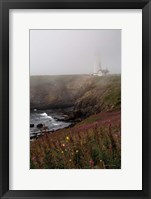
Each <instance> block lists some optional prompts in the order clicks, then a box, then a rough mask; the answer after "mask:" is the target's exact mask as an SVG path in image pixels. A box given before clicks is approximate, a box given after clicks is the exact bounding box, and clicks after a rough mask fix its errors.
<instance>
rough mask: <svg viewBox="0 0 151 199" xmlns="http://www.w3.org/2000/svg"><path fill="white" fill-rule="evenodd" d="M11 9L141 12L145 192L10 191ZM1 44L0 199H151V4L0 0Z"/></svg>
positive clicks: (140, 0)
mask: <svg viewBox="0 0 151 199" xmlns="http://www.w3.org/2000/svg"><path fill="white" fill-rule="evenodd" d="M9 9H142V48H143V50H142V58H143V59H142V71H143V72H142V80H143V85H142V97H143V98H142V105H143V110H142V114H143V115H142V116H143V121H142V122H143V123H142V124H143V129H142V138H143V139H142V146H143V153H142V154H143V161H142V166H143V176H142V177H143V181H142V184H143V188H142V190H139V191H137V190H115V191H112V190H107V191H104V190H97V191H94V190H89V191H87V190H82V191H79V190H77V191H76V190H72V191H70V190H64V191H62V190H57V191H55V190H51V191H50V190H47V191H40V190H38V191H36V190H33V191H30V190H26V191H25V190H23V191H17V190H13V191H11V190H9ZM0 44H1V45H0V66H1V67H0V96H1V97H0V196H1V198H5V199H8V198H13V199H15V198H33V199H34V198H58V199H59V198H63V197H65V198H75V199H76V198H79V199H81V198H86V197H87V198H91V199H92V198H94V199H95V198H102V199H103V198H106V199H111V198H117V197H118V198H121V199H126V198H129V199H132V198H134V197H135V198H136V197H139V198H140V199H149V198H151V189H150V187H151V168H150V165H151V157H150V156H151V146H150V144H151V142H150V140H151V133H150V130H151V124H150V113H151V106H150V104H151V103H150V102H151V92H149V91H150V90H151V68H150V63H151V54H150V47H151V0H0ZM134 53H135V52H134Z"/></svg>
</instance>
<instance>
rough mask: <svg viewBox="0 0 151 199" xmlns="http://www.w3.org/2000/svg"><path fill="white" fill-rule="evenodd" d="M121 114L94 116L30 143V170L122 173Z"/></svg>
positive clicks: (112, 113) (117, 112)
mask: <svg viewBox="0 0 151 199" xmlns="http://www.w3.org/2000/svg"><path fill="white" fill-rule="evenodd" d="M120 119H121V118H120V111H116V112H102V113H99V114H96V115H92V116H90V117H88V118H87V119H85V120H83V121H82V122H80V123H78V124H76V126H74V127H72V128H68V129H62V130H58V131H57V132H55V133H52V134H49V133H45V134H44V135H43V136H41V137H40V138H38V139H37V140H35V141H33V142H32V143H31V156H30V157H31V161H30V163H31V169H119V168H120V167H121V135H120V129H121V128H120Z"/></svg>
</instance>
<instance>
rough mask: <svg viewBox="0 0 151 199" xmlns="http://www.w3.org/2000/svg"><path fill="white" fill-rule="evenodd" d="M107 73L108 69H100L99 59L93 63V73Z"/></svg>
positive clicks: (103, 74) (104, 74)
mask: <svg viewBox="0 0 151 199" xmlns="http://www.w3.org/2000/svg"><path fill="white" fill-rule="evenodd" d="M108 73H109V71H108V69H102V66H101V63H100V61H98V62H96V63H95V64H94V72H93V75H96V76H106V75H107V74H108Z"/></svg>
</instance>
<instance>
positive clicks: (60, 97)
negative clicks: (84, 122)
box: [30, 75, 121, 117]
mask: <svg viewBox="0 0 151 199" xmlns="http://www.w3.org/2000/svg"><path fill="white" fill-rule="evenodd" d="M71 106H73V107H74V113H75V114H76V115H77V117H78V115H83V116H84V117H85V116H88V115H91V114H95V113H98V112H100V111H102V110H106V111H108V110H115V109H120V106H121V76H120V75H110V76H104V77H98V76H92V75H60V76H31V78H30V108H31V109H34V108H37V109H44V108H47V109H48V108H50V109H51V108H67V107H71Z"/></svg>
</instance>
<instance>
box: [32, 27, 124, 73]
mask: <svg viewBox="0 0 151 199" xmlns="http://www.w3.org/2000/svg"><path fill="white" fill-rule="evenodd" d="M98 59H99V60H100V61H101V65H102V68H103V69H105V68H108V70H109V71H110V73H120V72H121V30H30V75H62V74H90V73H93V70H94V63H95V62H96V60H98Z"/></svg>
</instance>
